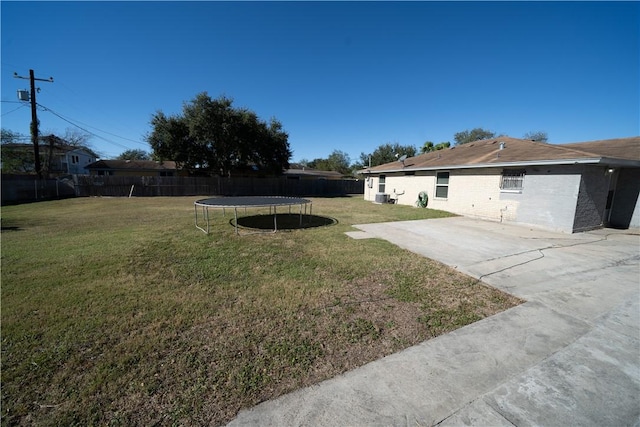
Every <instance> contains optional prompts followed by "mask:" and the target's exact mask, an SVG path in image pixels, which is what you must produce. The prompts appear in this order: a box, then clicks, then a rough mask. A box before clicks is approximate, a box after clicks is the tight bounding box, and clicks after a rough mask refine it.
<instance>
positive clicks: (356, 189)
mask: <svg viewBox="0 0 640 427" xmlns="http://www.w3.org/2000/svg"><path fill="white" fill-rule="evenodd" d="M344 194H364V181H362V180H349V179H342V180H325V179H297V178H292V177H286V176H282V177H275V178H258V177H250V178H246V177H244V178H243V177H238V178H220V177H206V178H205V177H203V178H194V177H164V176H163V177H159V176H142V177H137V176H95V175H91V176H89V175H77V176H76V195H77V196H80V197H83V196H84V197H88V196H111V197H129V196H135V197H151V196H257V195H261V196H337V195H344Z"/></svg>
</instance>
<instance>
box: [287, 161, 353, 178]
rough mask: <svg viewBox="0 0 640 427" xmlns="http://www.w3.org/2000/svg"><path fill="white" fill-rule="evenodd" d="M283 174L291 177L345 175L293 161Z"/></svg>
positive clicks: (337, 176) (334, 176) (339, 176)
mask: <svg viewBox="0 0 640 427" xmlns="http://www.w3.org/2000/svg"><path fill="white" fill-rule="evenodd" d="M283 175H284V176H286V177H287V178H290V179H342V178H343V175H342V174H341V173H340V172H336V171H321V170H317V169H311V168H308V167H306V166H303V165H301V164H298V163H291V164H290V165H289V169H287V170H285V171H284V172H283Z"/></svg>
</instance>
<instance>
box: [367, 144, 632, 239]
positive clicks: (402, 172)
mask: <svg viewBox="0 0 640 427" xmlns="http://www.w3.org/2000/svg"><path fill="white" fill-rule="evenodd" d="M361 172H362V173H363V174H364V176H365V181H366V185H365V193H364V198H365V200H369V201H372V202H378V203H384V202H387V201H388V200H389V199H391V200H393V201H395V202H396V203H399V204H405V205H414V204H416V202H417V201H418V199H419V197H421V196H422V197H421V198H422V199H423V200H426V201H427V202H428V207H429V208H433V209H441V210H445V211H449V212H452V213H455V214H459V215H464V216H469V217H477V218H483V219H488V220H494V221H500V222H511V223H517V224H522V225H527V226H532V227H537V228H543V229H548V230H553V231H561V232H566V233H574V232H580V231H586V230H591V229H596V228H601V227H616V228H629V227H633V228H638V227H640V198H639V197H638V194H639V193H640V137H631V138H618V139H609V140H601V141H591V142H581V143H572V144H547V143H542V142H535V141H530V140H524V139H516V138H510V137H506V136H505V137H498V138H492V139H487V140H482V141H475V142H472V143H468V144H463V145H457V146H454V147H451V148H449V149H444V150H439V151H433V152H429V153H425V154H421V155H419V156H416V157H410V158H406V159H403V158H401V159H400V160H399V161H396V162H392V163H387V164H383V165H379V166H376V167H372V168H369V169H365V170H362V171H361ZM424 195H426V198H425V197H424Z"/></svg>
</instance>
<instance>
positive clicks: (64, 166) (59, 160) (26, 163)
mask: <svg viewBox="0 0 640 427" xmlns="http://www.w3.org/2000/svg"><path fill="white" fill-rule="evenodd" d="M50 138H51V137H50V136H49V137H43V138H42V140H43V141H45V142H50V141H51V139H50ZM38 151H39V152H40V159H41V160H40V162H41V167H42V170H43V171H44V172H45V173H46V174H48V175H49V176H62V175H69V174H77V175H88V174H89V171H88V170H87V169H86V166H87V165H89V164H91V163H93V162H95V161H96V160H97V158H98V156H97V155H96V153H94V152H93V151H91V150H90V149H88V148H86V147H75V146H72V145H68V144H65V143H64V141H63V140H62V139H60V138H56V137H54V139H53V143H51V144H46V145H45V144H41V145H40V146H39V147H38ZM2 169H3V171H5V169H10V170H6V172H10V173H34V172H35V165H34V159H33V145H32V144H12V143H9V144H2Z"/></svg>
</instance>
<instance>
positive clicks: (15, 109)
mask: <svg viewBox="0 0 640 427" xmlns="http://www.w3.org/2000/svg"><path fill="white" fill-rule="evenodd" d="M26 106H27V104H22V105H21V106H19V107H18V108H14V109H13V110H11V111H7V112H6V113H2V115H0V117H4V116H6V115H7V114H11V113H13V112H15V111H18V110H19V109H21V108H24V107H26Z"/></svg>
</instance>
